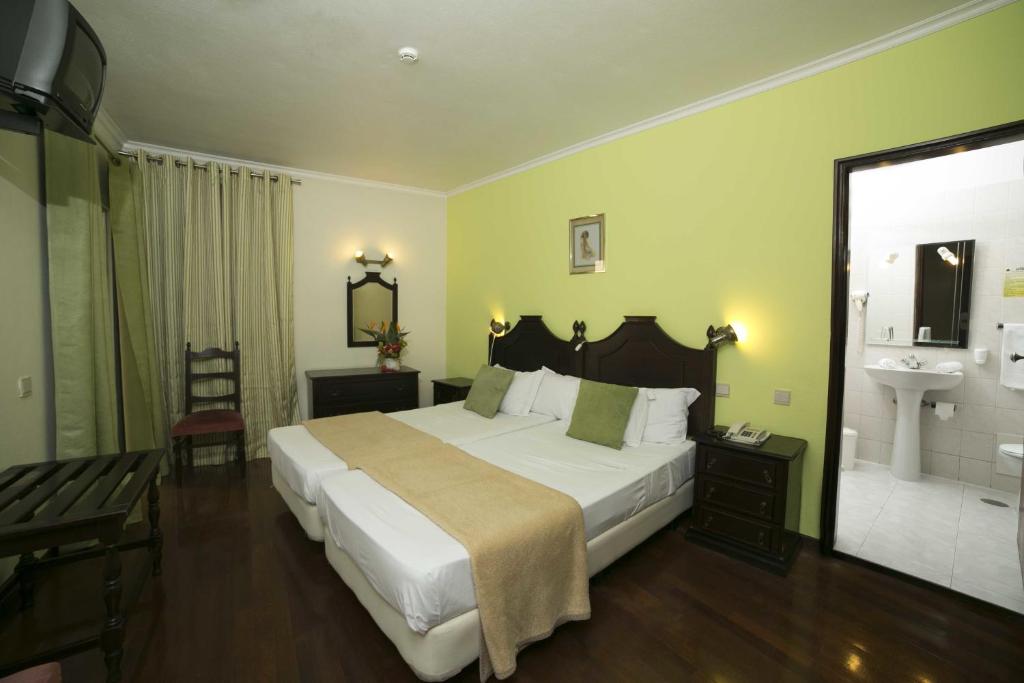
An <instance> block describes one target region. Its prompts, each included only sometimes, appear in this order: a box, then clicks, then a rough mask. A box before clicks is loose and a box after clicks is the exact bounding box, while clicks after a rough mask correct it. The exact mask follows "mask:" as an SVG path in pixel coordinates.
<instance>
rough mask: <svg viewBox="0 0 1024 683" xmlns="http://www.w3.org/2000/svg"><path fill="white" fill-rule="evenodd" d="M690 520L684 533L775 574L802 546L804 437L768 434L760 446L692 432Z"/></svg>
mask: <svg viewBox="0 0 1024 683" xmlns="http://www.w3.org/2000/svg"><path fill="white" fill-rule="evenodd" d="M694 440H695V441H696V442H697V467H696V475H695V481H694V489H693V523H692V524H691V526H690V528H689V529H687V531H686V537H687V538H688V539H690V540H692V541H695V542H697V543H700V544H701V545H705V546H708V547H710V548H714V549H716V550H720V551H722V552H725V553H727V554H729V555H732V556H734V557H738V558H740V559H743V560H746V561H748V562H751V563H753V564H756V565H758V566H761V567H764V568H765V569H769V570H771V571H774V572H776V573H779V574H785V573H786V572H787V571H788V570H789V567H790V565H792V563H793V559H794V558H795V557H796V553H797V550H798V549H799V547H800V486H801V481H802V476H801V475H802V471H803V454H804V451H805V450H806V449H807V442H806V441H804V440H803V439H796V438H793V437H789V436H778V435H772V436H771V438H769V439H768V441H766V442H765V443H764V444H762V445H761V446H747V445H745V444H739V443H733V442H731V441H726V440H724V439H720V438H717V437H715V436H712V435H700V436H696V437H694Z"/></svg>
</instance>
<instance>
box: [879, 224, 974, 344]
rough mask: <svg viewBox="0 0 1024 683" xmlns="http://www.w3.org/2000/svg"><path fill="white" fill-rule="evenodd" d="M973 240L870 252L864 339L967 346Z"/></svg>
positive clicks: (892, 247)
mask: <svg viewBox="0 0 1024 683" xmlns="http://www.w3.org/2000/svg"><path fill="white" fill-rule="evenodd" d="M973 270H974V240H947V241H945V242H930V243H926V244H893V245H889V246H885V247H881V248H876V249H875V250H873V251H872V252H871V254H870V256H869V258H868V263H867V268H866V275H867V278H866V280H867V282H866V284H867V289H868V292H869V294H870V298H869V300H868V305H867V315H866V320H865V323H864V341H865V342H866V343H867V344H875V345H882V346H929V347H946V348H961V349H965V348H967V338H968V332H969V325H970V318H971V279H972V275H973Z"/></svg>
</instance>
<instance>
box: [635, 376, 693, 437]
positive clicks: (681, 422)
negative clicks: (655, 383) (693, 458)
mask: <svg viewBox="0 0 1024 683" xmlns="http://www.w3.org/2000/svg"><path fill="white" fill-rule="evenodd" d="M641 391H644V390H643V389H641ZM646 391H647V393H648V396H650V399H651V401H650V403H649V404H648V406H647V426H646V427H644V436H643V440H644V441H646V442H647V443H667V444H678V443H682V442H683V441H685V440H686V417H687V414H688V413H689V406H690V405H691V404H693V402H694V401H696V400H697V398H699V397H700V392H699V391H697V390H696V389H689V388H683V389H647V390H646Z"/></svg>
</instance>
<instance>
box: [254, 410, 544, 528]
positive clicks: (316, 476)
mask: <svg viewBox="0 0 1024 683" xmlns="http://www.w3.org/2000/svg"><path fill="white" fill-rule="evenodd" d="M462 403H463V402H462V401H458V402H456V403H446V404H444V405H439V406H432V407H430V408H417V409H416V410H406V411H402V412H397V413H390V415H391V417H393V418H395V419H396V420H399V421H401V422H404V423H405V424H407V425H409V426H410V427H415V428H416V429H418V430H420V431H422V432H426V433H427V434H430V435H432V436H436V437H437V438H439V439H441V440H442V441H444V442H446V443H450V444H452V445H453V446H459V447H462V446H464V445H467V444H471V443H474V442H476V441H480V440H481V439H487V438H490V437H495V436H500V435H502V434H508V433H511V432H516V431H519V430H522V429H528V428H530V427H536V426H539V425H543V424H546V423H548V422H553V421H554V418H553V417H550V416H548V415H540V414H538V413H530V414H529V415H524V416H517V415H506V414H504V413H499V414H498V415H495V416H494V419H490V420H489V419H487V418H485V417H481V416H480V415H477V414H476V413H474V412H471V411H468V410H465V409H464V408H463V407H462ZM267 449H268V451H269V453H270V460H271V480H272V482H273V486H274V488H275V489H276V490H277V492H278V493H279V494H280V495H281V497H282V498H283V499H284V501H285V504H286V505H287V506H288V509H289V510H291V512H292V514H293V515H295V519H296V520H297V521H298V522H299V525H300V526H302V529H303V531H305V532H306V535H307V536H308V537H309V538H310V539H312V540H314V541H322V540H323V539H324V529H323V522H322V519H321V515H320V513H319V512H318V511H317V505H316V503H317V494H318V493H319V492H320V486H321V483H322V482H323V481H324V479H325V478H327V477H329V476H331V475H333V474H337V473H339V472H344V471H346V470H347V469H348V467H347V466H346V465H345V462H344V461H343V460H342V459H340V458H339V457H338V456H337V455H335V454H334V453H332V452H331V451H330V450H328V449H327V448H326V447H325V446H324V445H323V444H321V443H320V442H319V441H317V440H316V439H315V438H313V435H312V434H310V433H309V430H307V429H306V428H305V427H303V426H302V425H294V426H290V427H278V428H277V429H272V430H270V432H269V433H268V435H267Z"/></svg>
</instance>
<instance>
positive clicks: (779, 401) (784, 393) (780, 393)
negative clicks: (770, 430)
mask: <svg viewBox="0 0 1024 683" xmlns="http://www.w3.org/2000/svg"><path fill="white" fill-rule="evenodd" d="M789 399H790V391H789V389H776V390H775V405H779V406H788V405H789Z"/></svg>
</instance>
